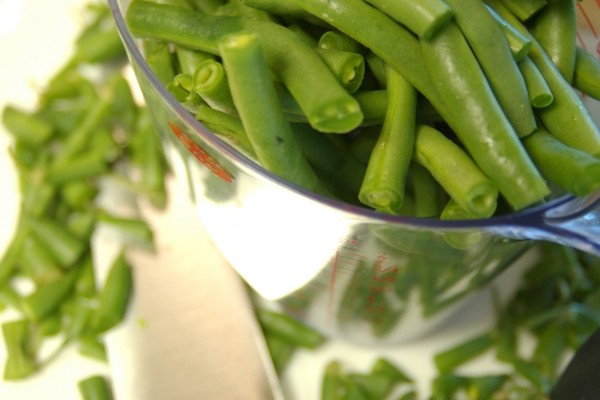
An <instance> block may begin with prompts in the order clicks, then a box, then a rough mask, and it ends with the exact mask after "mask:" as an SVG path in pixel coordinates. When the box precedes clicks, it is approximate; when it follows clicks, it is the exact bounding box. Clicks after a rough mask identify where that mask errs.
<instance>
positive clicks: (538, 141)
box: [523, 129, 600, 196]
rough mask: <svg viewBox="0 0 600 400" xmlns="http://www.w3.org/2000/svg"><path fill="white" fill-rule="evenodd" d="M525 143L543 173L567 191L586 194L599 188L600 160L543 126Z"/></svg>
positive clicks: (525, 140)
mask: <svg viewBox="0 0 600 400" xmlns="http://www.w3.org/2000/svg"><path fill="white" fill-rule="evenodd" d="M523 143H524V144H525V148H526V149H527V151H528V152H529V154H531V157H532V159H533V161H534V162H535V163H536V164H537V165H538V168H539V169H540V171H541V172H542V174H543V175H544V176H545V177H546V178H547V179H548V180H549V181H551V182H553V183H555V184H557V185H558V186H559V187H561V188H562V189H564V190H566V191H567V192H569V193H573V194H575V195H577V196H585V195H588V194H590V193H593V192H594V191H595V190H597V189H598V188H600V159H598V158H596V157H593V156H591V155H589V154H588V153H585V152H583V151H581V150H577V149H574V148H571V147H568V146H566V145H564V144H563V143H561V142H560V141H558V140H557V139H556V138H554V136H552V135H551V134H549V133H548V132H547V131H545V130H543V129H540V130H538V131H536V132H534V133H533V134H532V135H531V138H529V137H528V138H525V139H524V142H523Z"/></svg>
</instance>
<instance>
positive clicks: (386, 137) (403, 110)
mask: <svg viewBox="0 0 600 400" xmlns="http://www.w3.org/2000/svg"><path fill="white" fill-rule="evenodd" d="M386 77H387V78H386V81H387V92H388V96H389V100H388V109H387V112H386V117H385V121H384V123H383V127H382V128H381V133H380V136H379V138H378V140H377V143H376V144H375V148H374V149H373V152H372V153H371V157H370V159H369V164H368V166H367V171H366V173H365V177H364V179H363V183H362V185H361V188H360V192H359V194H358V198H359V200H360V201H361V202H362V203H363V204H365V205H368V206H370V207H372V208H374V209H376V210H380V211H383V212H388V213H396V212H397V211H398V210H399V209H400V207H402V203H403V200H404V191H405V185H406V177H407V175H408V168H409V166H410V161H411V158H412V153H413V146H414V143H415V129H416V128H415V125H416V121H415V115H416V107H417V92H416V90H415V89H414V87H413V86H412V85H411V84H410V83H409V82H408V81H407V80H406V79H404V77H403V76H402V75H400V74H399V73H398V72H396V71H395V70H393V69H392V68H391V67H387V69H386Z"/></svg>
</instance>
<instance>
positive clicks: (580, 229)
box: [501, 190, 600, 257]
mask: <svg viewBox="0 0 600 400" xmlns="http://www.w3.org/2000/svg"><path fill="white" fill-rule="evenodd" d="M513 222H514V224H512V225H511V226H504V227H502V232H501V234H502V235H505V236H508V237H511V238H517V239H533V240H545V241H551V242H555V243H559V244H562V245H565V246H569V247H573V248H576V249H578V250H581V251H584V252H586V253H590V254H593V255H596V256H599V257H600V190H599V191H596V192H595V193H593V194H591V195H588V196H586V197H565V198H564V199H562V200H561V201H559V202H558V203H556V204H554V205H553V206H552V207H548V208H546V209H544V210H542V211H541V212H538V213H531V214H526V215H523V216H522V218H519V219H518V220H516V221H513Z"/></svg>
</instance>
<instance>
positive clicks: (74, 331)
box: [61, 297, 95, 341]
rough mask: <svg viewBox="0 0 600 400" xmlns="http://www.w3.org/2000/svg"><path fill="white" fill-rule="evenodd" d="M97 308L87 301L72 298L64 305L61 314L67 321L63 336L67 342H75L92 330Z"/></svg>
mask: <svg viewBox="0 0 600 400" xmlns="http://www.w3.org/2000/svg"><path fill="white" fill-rule="evenodd" d="M94 311H95V308H94V307H93V306H92V304H90V302H88V301H87V300H86V299H80V298H77V297H72V298H70V299H69V300H68V301H67V302H66V304H62V306H61V313H62V315H63V318H64V319H66V322H65V327H64V329H63V335H64V337H65V340H66V341H73V340H75V339H78V338H79V337H80V336H82V335H84V334H87V333H88V332H89V330H90V328H91V321H92V317H93V315H94Z"/></svg>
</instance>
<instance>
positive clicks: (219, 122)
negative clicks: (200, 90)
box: [195, 105, 256, 158]
mask: <svg viewBox="0 0 600 400" xmlns="http://www.w3.org/2000/svg"><path fill="white" fill-rule="evenodd" d="M195 117H196V119H197V120H198V121H200V122H202V123H203V124H204V125H206V126H207V127H208V129H210V130H211V131H212V132H214V133H216V134H217V135H219V136H222V137H224V138H225V139H226V140H227V141H230V142H232V143H233V144H235V145H236V146H237V148H239V149H241V150H242V151H243V152H245V153H246V154H247V155H249V156H250V157H252V158H255V157H256V153H255V152H254V149H253V148H252V144H251V143H250V141H249V140H248V135H246V131H245V130H244V127H243V125H242V121H240V119H239V118H236V117H235V116H233V115H230V114H227V113H225V112H223V111H219V110H215V109H214V108H211V107H209V106H203V105H201V106H199V107H198V110H197V111H196V114H195Z"/></svg>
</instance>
